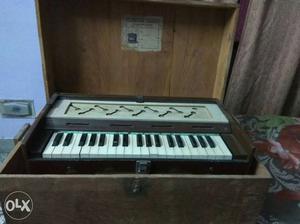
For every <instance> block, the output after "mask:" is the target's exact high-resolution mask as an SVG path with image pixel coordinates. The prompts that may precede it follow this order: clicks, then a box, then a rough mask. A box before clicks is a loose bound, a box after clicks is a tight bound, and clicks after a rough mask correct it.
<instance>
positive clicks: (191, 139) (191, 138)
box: [189, 135, 198, 148]
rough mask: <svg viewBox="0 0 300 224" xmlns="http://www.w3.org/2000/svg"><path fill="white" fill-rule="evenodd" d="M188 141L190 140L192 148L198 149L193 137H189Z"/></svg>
mask: <svg viewBox="0 0 300 224" xmlns="http://www.w3.org/2000/svg"><path fill="white" fill-rule="evenodd" d="M189 139H190V141H191V144H192V146H193V147H194V148H197V147H198V143H197V141H196V139H195V137H194V136H193V135H189Z"/></svg>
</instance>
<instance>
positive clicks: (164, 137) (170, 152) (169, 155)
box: [162, 135, 175, 158]
mask: <svg viewBox="0 0 300 224" xmlns="http://www.w3.org/2000/svg"><path fill="white" fill-rule="evenodd" d="M162 141H163V142H164V146H165V150H166V157H167V158H175V154H174V148H170V147H169V144H168V139H167V135H162Z"/></svg>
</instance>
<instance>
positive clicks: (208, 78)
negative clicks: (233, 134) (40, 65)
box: [36, 0, 238, 100]
mask: <svg viewBox="0 0 300 224" xmlns="http://www.w3.org/2000/svg"><path fill="white" fill-rule="evenodd" d="M236 2H237V0H126V1H124V0H101V1H99V0H64V1H61V0H36V5H37V14H38V21H39V30H40V35H41V46H42V54H43V59H44V78H45V87H46V92H47V95H48V97H49V96H50V95H52V94H53V93H54V92H68V93H81V94H96V95H98V94H105V95H107V94H112V95H145V96H177V97H178V96H180V97H181V96H185V97H210V98H218V99H221V100H222V98H223V95H224V89H225V84H226V77H227V72H228V68H229V63H230V57H231V50H232V45H233V41H234V32H235V27H236V21H237V18H238V4H236ZM131 17H132V18H136V17H141V18H145V17H149V18H152V17H158V18H161V21H162V26H160V27H161V28H160V29H161V36H160V39H158V41H160V42H159V43H160V45H161V48H160V49H156V51H149V50H148V51H147V50H146V51H140V49H138V50H137V49H128V48H124V44H123V42H122V41H123V39H124V38H123V37H124V35H123V36H122V33H124V31H123V30H124V26H125V25H124V24H126V22H124V21H126V18H131ZM127 25H128V24H126V26H127ZM156 25H157V24H156ZM143 32H144V31H143ZM133 35H135V34H133ZM138 35H140V34H138ZM133 37H136V36H133Z"/></svg>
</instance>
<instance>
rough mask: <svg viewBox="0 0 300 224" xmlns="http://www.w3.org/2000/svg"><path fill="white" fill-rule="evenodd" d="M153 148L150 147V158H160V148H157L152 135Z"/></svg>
mask: <svg viewBox="0 0 300 224" xmlns="http://www.w3.org/2000/svg"><path fill="white" fill-rule="evenodd" d="M150 138H151V143H152V146H151V147H148V149H149V157H150V158H158V157H159V154H158V147H156V146H155V141H154V136H153V135H150Z"/></svg>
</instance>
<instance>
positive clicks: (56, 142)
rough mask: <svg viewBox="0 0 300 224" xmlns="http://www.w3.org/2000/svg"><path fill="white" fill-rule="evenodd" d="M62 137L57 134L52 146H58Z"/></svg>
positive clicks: (60, 134)
mask: <svg viewBox="0 0 300 224" xmlns="http://www.w3.org/2000/svg"><path fill="white" fill-rule="evenodd" d="M63 135H64V134H63V133H58V134H57V135H56V136H55V138H54V140H53V143H52V146H58V145H59V144H60V141H61V139H62V137H63Z"/></svg>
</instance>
